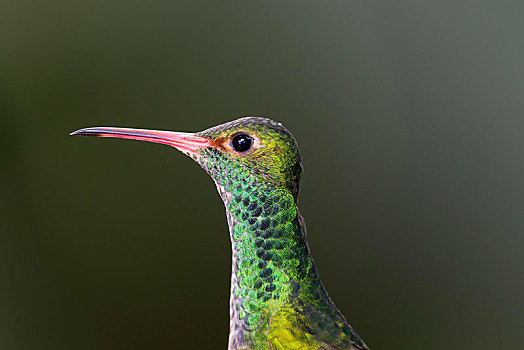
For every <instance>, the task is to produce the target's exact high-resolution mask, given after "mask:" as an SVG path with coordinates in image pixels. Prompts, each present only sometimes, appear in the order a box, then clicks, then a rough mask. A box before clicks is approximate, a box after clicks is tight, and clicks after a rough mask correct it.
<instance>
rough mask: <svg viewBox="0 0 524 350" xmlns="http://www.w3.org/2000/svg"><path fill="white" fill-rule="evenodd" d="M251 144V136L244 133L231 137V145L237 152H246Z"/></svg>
mask: <svg viewBox="0 0 524 350" xmlns="http://www.w3.org/2000/svg"><path fill="white" fill-rule="evenodd" d="M252 145H253V138H252V137H251V136H249V135H246V134H238V135H235V136H233V139H231V146H232V147H233V149H234V150H235V151H237V152H246V151H248V150H249V149H250V148H251V146H252Z"/></svg>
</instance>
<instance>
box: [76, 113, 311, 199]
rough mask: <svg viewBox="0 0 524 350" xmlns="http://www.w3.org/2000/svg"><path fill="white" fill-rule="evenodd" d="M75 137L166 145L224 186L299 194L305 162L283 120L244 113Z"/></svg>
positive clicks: (104, 130) (102, 129)
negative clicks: (214, 121)
mask: <svg viewBox="0 0 524 350" xmlns="http://www.w3.org/2000/svg"><path fill="white" fill-rule="evenodd" d="M71 135H84V136H98V137H115V138H126V139H134V140H142V141H149V142H156V143H163V144H167V145H170V146H173V147H175V148H177V149H178V150H180V151H182V152H183V153H185V154H187V155H188V156H190V157H191V158H193V159H194V160H195V161H196V162H197V163H199V164H200V165H201V166H202V167H203V168H204V169H205V170H206V171H207V172H208V173H209V175H210V176H211V177H212V178H213V180H214V181H215V182H216V183H217V184H219V185H221V186H226V185H228V184H231V183H232V182H234V181H247V180H249V181H252V182H255V183H259V184H265V185H268V186H272V187H278V188H282V189H286V190H288V191H289V192H290V193H291V194H292V195H293V196H294V197H295V199H296V198H297V195H298V189H299V182H300V174H301V172H302V163H301V160H300V152H299V149H298V146H297V143H296V141H295V138H294V137H293V135H291V133H290V132H289V131H288V130H287V129H286V128H285V127H284V126H282V124H280V123H277V122H275V121H273V120H271V119H267V118H262V117H244V118H240V119H237V120H234V121H231V122H228V123H225V124H221V125H217V126H215V127H212V128H209V129H207V130H204V131H201V132H197V133H181V132H172V131H158V130H145V129H129V128H114V127H95V128H86V129H81V130H77V131H75V132H73V133H71Z"/></svg>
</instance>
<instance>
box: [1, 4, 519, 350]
mask: <svg viewBox="0 0 524 350" xmlns="http://www.w3.org/2000/svg"><path fill="white" fill-rule="evenodd" d="M523 13H524V3H523V2H518V1H498V2H494V1H459V2H456V1H405V0H403V1H395V2H392V1H386V0H381V1H371V2H370V1H351V2H349V1H346V2H329V1H322V2H320V1H319V2H317V1H300V2H298V1H297V2H262V1H260V2H241V1H238V2H219V1H192V2H181V1H173V0H171V1H161V0H154V1H148V2H145V1H117V0H104V1H66V0H61V1H36V0H3V1H2V2H1V3H0V33H1V34H0V116H1V119H0V128H1V130H2V132H1V135H2V136H1V138H0V157H1V172H0V181H1V184H0V212H1V218H0V348H1V349H168V348H171V349H182V348H183V349H225V348H226V344H227V332H228V317H229V316H228V298H229V273H230V244H229V237H228V233H227V224H226V219H225V216H224V208H223V206H222V203H221V201H220V199H219V197H218V195H217V193H216V190H215V187H214V185H213V183H212V181H211V180H210V179H209V178H208V177H207V175H206V174H205V173H204V172H203V171H202V170H201V169H200V168H199V167H198V166H197V165H196V164H193V162H192V161H191V160H190V159H189V158H187V157H185V156H183V155H182V154H179V153H178V152H176V151H174V150H173V149H171V148H169V147H165V146H159V145H154V144H146V143H140V142H131V141H122V140H100V139H85V138H79V137H75V138H73V137H68V136H67V135H68V133H69V132H71V131H73V130H75V129H78V128H81V127H88V126H127V127H142V128H156V129H167V130H177V131H198V130H202V129H205V128H207V127H210V126H213V125H216V124H219V123H222V122H225V121H229V120H232V119H235V118H237V117H239V116H243V115H250V114H255V115H265V116H270V117H272V118H273V119H276V120H278V121H280V122H282V123H284V125H286V126H287V127H288V128H289V129H290V130H291V131H292V132H293V133H294V135H295V136H296V138H297V139H298V141H299V144H300V146H301V150H302V154H303V159H304V166H305V173H304V177H303V182H302V187H301V188H302V194H301V197H300V202H301V209H302V213H303V215H304V217H305V218H306V221H307V223H308V234H309V240H310V245H311V249H312V253H313V256H314V258H315V260H316V262H317V265H318V268H319V271H320V274H321V276H322V278H323V281H324V284H325V285H326V287H327V289H328V291H329V293H330V295H331V296H332V298H333V299H334V301H335V302H336V303H337V305H338V306H339V308H340V309H341V310H342V311H343V312H344V314H345V315H346V316H347V317H348V319H349V320H350V322H351V323H352V325H353V326H354V327H355V329H356V330H357V331H358V332H359V333H360V334H361V336H362V337H363V338H364V339H365V340H366V342H367V343H368V344H369V345H370V346H371V347H372V348H373V349H443V348H445V349H516V348H521V347H522V344H523V343H524V335H523V334H524V333H523V331H522V329H523V326H524V298H523V297H522V296H523V295H524V254H523V246H524V235H523V233H524V221H523V212H524V186H523V185H524V181H523V180H524V166H523V164H524V163H523V156H524V147H523V146H524V141H523V134H524V98H523V97H524V21H523V20H522V16H523Z"/></svg>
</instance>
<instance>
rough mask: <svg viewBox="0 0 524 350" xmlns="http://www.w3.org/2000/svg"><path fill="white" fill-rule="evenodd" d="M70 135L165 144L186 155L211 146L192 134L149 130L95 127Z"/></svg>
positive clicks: (207, 141) (208, 141) (207, 140)
mask: <svg viewBox="0 0 524 350" xmlns="http://www.w3.org/2000/svg"><path fill="white" fill-rule="evenodd" d="M69 135H71V136H73V135H82V136H96V137H114V138H120V139H130V140H140V141H148V142H155V143H163V144H165V145H169V146H173V147H175V148H176V149H178V150H179V151H182V152H184V153H188V152H189V153H195V151H197V150H198V149H201V148H205V147H208V146H209V145H210V144H211V141H210V140H209V139H207V138H205V137H201V136H196V135H195V134H191V133H186V132H174V131H162V130H147V129H130V128H115V127H94V128H86V129H80V130H77V131H73V132H72V133H70V134H69Z"/></svg>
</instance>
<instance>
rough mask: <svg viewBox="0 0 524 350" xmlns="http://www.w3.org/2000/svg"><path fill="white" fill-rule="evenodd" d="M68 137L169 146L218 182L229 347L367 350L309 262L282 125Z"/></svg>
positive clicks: (90, 131) (257, 122) (252, 121)
mask: <svg viewBox="0 0 524 350" xmlns="http://www.w3.org/2000/svg"><path fill="white" fill-rule="evenodd" d="M70 135H83V136H96V137H114V138H123V139H132V140H141V141H149V142H155V143H161V144H165V145H169V146H172V147H174V148H176V149H178V150H179V151H181V152H182V153H184V154H186V155H188V156H189V157H191V158H192V159H193V160H194V161H195V162H197V163H198V164H199V165H200V166H201V167H202V168H203V169H204V170H205V171H206V172H207V173H208V174H209V175H210V176H211V178H212V179H213V181H214V182H215V184H216V187H217V189H218V193H219V194H220V197H221V198H222V200H223V202H224V206H225V208H226V216H227V222H228V225H229V234H230V238H231V247H232V269H231V295H230V305H229V313H230V323H229V325H230V326H229V341H228V349H229V350H237V349H251V350H265V349H268V350H269V349H271V350H277V349H278V350H280V349H282V350H287V349H290V350H291V349H294V350H299V349H300V350H302V349H307V350H310V349H311V350H313V349H315V350H319V349H323V350H335V349H351V350H368V349H369V348H368V347H367V345H366V344H365V343H364V341H363V340H362V339H361V338H360V336H359V335H358V334H357V333H356V332H355V331H354V330H353V328H352V327H351V326H350V324H349V323H348V321H347V320H346V318H345V317H344V316H343V315H342V313H341V312H340V311H339V310H338V309H337V307H336V306H335V304H334V303H333V301H332V300H331V298H330V297H329V296H328V293H327V291H326V289H325V288H324V285H323V284H322V282H321V280H320V278H319V274H318V271H317V269H316V267H315V264H314V262H313V259H312V257H311V255H310V249H309V245H308V242H307V239H306V226H305V222H304V219H303V218H302V216H301V215H300V211H299V209H298V193H299V183H300V176H301V173H302V162H301V158H300V152H299V148H298V144H297V142H296V140H295V138H294V137H293V135H292V134H291V133H290V132H289V131H288V130H287V129H286V128H285V127H284V126H283V125H282V124H281V123H278V122H275V121H273V120H271V119H268V118H264V117H253V116H251V117H243V118H240V119H237V120H234V121H231V122H228V123H224V124H221V125H218V126H215V127H212V128H209V129H207V130H204V131H201V132H196V133H185V132H173V131H159V130H147V129H130V128H120V127H92V128H85V129H80V130H77V131H74V132H72V133H71V134H70Z"/></svg>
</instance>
